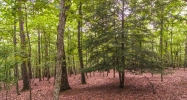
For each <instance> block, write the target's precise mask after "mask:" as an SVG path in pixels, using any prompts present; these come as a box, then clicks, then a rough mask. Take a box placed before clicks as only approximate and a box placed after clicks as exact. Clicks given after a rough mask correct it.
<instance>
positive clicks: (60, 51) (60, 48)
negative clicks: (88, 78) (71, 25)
mask: <svg viewBox="0 0 187 100" xmlns="http://www.w3.org/2000/svg"><path fill="white" fill-rule="evenodd" d="M60 7H61V10H60V14H59V25H58V35H57V62H56V78H55V85H54V95H53V99H54V100H59V93H60V85H61V76H62V77H64V80H65V79H67V77H65V76H66V75H67V70H64V69H66V66H65V67H64V66H63V60H64V59H63V58H64V54H65V53H64V30H65V23H66V21H65V20H66V16H65V0H61V1H60ZM62 70H63V71H64V72H63V74H62ZM67 80H68V79H67ZM66 83H68V82H66Z"/></svg>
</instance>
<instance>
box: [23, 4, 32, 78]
mask: <svg viewBox="0 0 187 100" xmlns="http://www.w3.org/2000/svg"><path fill="white" fill-rule="evenodd" d="M25 12H26V15H25V28H26V33H27V39H28V40H27V41H28V70H29V78H30V79H32V69H31V67H32V66H31V43H30V36H29V31H28V25H27V16H28V15H27V7H26V5H25Z"/></svg>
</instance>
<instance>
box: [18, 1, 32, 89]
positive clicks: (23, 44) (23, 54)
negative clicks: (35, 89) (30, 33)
mask: <svg viewBox="0 0 187 100" xmlns="http://www.w3.org/2000/svg"><path fill="white" fill-rule="evenodd" d="M18 5H19V8H18V11H19V12H20V13H19V28H20V39H21V50H22V51H21V58H22V60H23V62H22V64H21V71H22V73H21V74H22V79H23V88H22V91H24V90H29V88H30V84H29V77H28V73H27V61H26V60H27V53H26V40H25V33H24V20H23V19H24V17H23V11H22V1H21V0H19V1H18Z"/></svg>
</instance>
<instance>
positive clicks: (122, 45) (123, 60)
mask: <svg viewBox="0 0 187 100" xmlns="http://www.w3.org/2000/svg"><path fill="white" fill-rule="evenodd" d="M122 2H123V4H122V23H121V24H122V25H121V26H122V34H121V40H124V6H125V0H123V1H122ZM124 50H125V49H124V42H122V43H121V51H122V57H121V67H122V70H120V72H119V76H120V77H119V78H120V87H121V88H123V87H124V67H125V56H124V54H123V52H124Z"/></svg>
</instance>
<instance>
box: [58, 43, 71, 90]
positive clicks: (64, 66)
mask: <svg viewBox="0 0 187 100" xmlns="http://www.w3.org/2000/svg"><path fill="white" fill-rule="evenodd" d="M63 46H64V45H63ZM63 48H64V47H63ZM62 63H63V64H62V75H61V85H60V91H65V90H68V89H71V87H70V86H69V82H68V74H67V63H66V54H65V49H63V62H62Z"/></svg>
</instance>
